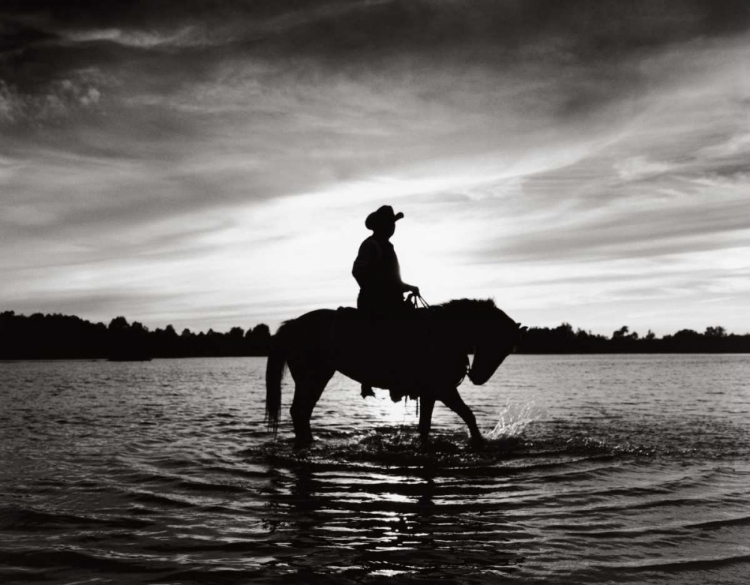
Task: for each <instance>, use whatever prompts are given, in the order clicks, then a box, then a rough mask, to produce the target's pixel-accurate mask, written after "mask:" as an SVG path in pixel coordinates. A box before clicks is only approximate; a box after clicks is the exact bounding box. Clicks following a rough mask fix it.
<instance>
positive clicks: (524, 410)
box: [483, 402, 546, 441]
mask: <svg viewBox="0 0 750 585" xmlns="http://www.w3.org/2000/svg"><path fill="white" fill-rule="evenodd" d="M545 414H546V413H545V412H544V409H542V408H541V407H539V406H537V405H536V404H535V403H534V402H526V403H517V402H507V403H506V404H505V406H503V407H502V408H500V409H499V410H498V413H497V417H498V421H497V424H496V425H495V426H494V428H493V429H492V430H490V431H485V432H484V433H483V435H484V436H485V437H486V438H487V439H490V440H493V441H495V440H502V439H517V438H519V437H520V436H521V435H522V434H523V432H524V431H525V430H526V427H528V426H529V425H530V424H531V423H532V422H535V421H538V420H541V419H542V418H543V417H544V416H545Z"/></svg>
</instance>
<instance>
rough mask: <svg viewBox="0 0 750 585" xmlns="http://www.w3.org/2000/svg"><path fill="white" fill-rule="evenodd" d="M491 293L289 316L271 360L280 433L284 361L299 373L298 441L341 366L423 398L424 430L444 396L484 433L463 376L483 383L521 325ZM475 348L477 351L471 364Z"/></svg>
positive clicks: (273, 409) (294, 411) (270, 403)
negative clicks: (397, 310)
mask: <svg viewBox="0 0 750 585" xmlns="http://www.w3.org/2000/svg"><path fill="white" fill-rule="evenodd" d="M525 330H526V327H521V325H520V324H519V323H516V322H515V321H513V319H511V318H510V317H508V315H506V314H505V313H504V312H503V311H501V310H500V309H498V308H497V307H496V306H495V303H494V301H492V300H471V299H460V300H453V301H449V302H447V303H444V304H442V305H435V306H432V307H428V308H422V309H416V310H413V311H410V312H408V314H406V313H405V315H404V317H403V318H401V319H390V320H379V321H373V320H368V319H365V318H364V317H362V316H361V313H360V312H358V311H356V310H355V309H349V308H340V309H338V310H330V309H319V310H316V311H312V312H310V313H306V314H304V315H302V316H300V317H297V318H296V319H292V320H290V321H287V322H285V323H284V324H283V325H282V326H281V327H280V328H279V330H278V331H277V332H276V334H275V335H274V336H273V338H272V340H271V351H270V354H269V357H268V362H267V364H266V420H267V422H268V425H269V428H270V429H272V430H273V432H274V434H275V433H276V430H277V428H278V423H279V411H280V410H281V381H282V378H283V375H284V370H285V365H288V367H289V371H290V372H291V374H292V377H293V378H294V382H295V387H294V399H293V401H292V407H291V409H290V412H291V415H292V421H293V423H294V432H295V436H296V440H297V443H298V444H302V445H304V444H307V443H310V442H311V441H312V438H313V437H312V432H311V430H310V416H311V415H312V411H313V408H314V407H315V404H316V403H317V402H318V399H319V398H320V395H321V394H322V393H323V390H324V389H325V387H326V384H328V382H329V381H330V379H331V377H333V374H334V373H335V372H336V371H339V372H341V373H342V374H344V375H346V376H348V377H349V378H352V379H354V380H357V381H358V382H360V383H365V384H370V385H372V386H375V387H378V388H387V389H390V391H391V397H392V398H393V399H394V400H400V399H401V398H402V397H403V396H405V395H408V396H410V397H412V398H419V399H420V401H421V403H420V413H419V433H420V436H421V438H422V439H425V440H426V439H427V438H428V435H429V432H430V425H431V419H432V410H433V407H434V406H435V401H436V400H440V401H441V402H442V403H443V404H445V405H446V406H447V407H448V408H450V409H451V410H453V411H454V412H455V413H456V414H458V415H459V416H460V417H461V418H462V419H463V420H464V422H465V423H466V424H467V425H468V427H469V431H470V432H471V437H472V440H473V441H475V442H478V443H481V442H482V441H483V438H482V435H481V433H480V432H479V429H478V427H477V423H476V418H475V417H474V414H473V413H472V412H471V409H470V408H469V407H468V406H466V404H465V403H464V401H463V400H462V399H461V396H459V394H458V386H459V384H461V382H462V381H463V379H464V377H468V378H469V380H471V381H472V382H473V383H474V384H476V385H482V384H484V383H485V382H487V380H489V379H490V377H491V376H492V375H493V374H494V373H495V370H497V368H498V367H499V366H500V364H501V363H502V362H503V360H504V359H505V358H506V357H507V356H508V355H509V354H510V353H511V352H512V351H513V349H514V347H515V345H516V343H517V342H518V340H519V338H520V336H521V334H522V333H523V331H525ZM469 354H473V355H474V359H473V361H472V362H471V365H469Z"/></svg>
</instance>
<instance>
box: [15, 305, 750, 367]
mask: <svg viewBox="0 0 750 585" xmlns="http://www.w3.org/2000/svg"><path fill="white" fill-rule="evenodd" d="M270 340H271V332H270V330H269V328H268V326H267V325H265V324H263V323H261V324H259V325H256V326H255V327H249V328H248V329H247V330H243V329H242V328H241V327H233V328H232V329H230V330H229V331H228V332H226V333H218V332H216V331H214V330H213V329H209V330H208V332H207V333H203V332H199V333H194V332H192V331H190V329H183V331H182V332H181V333H179V334H178V333H177V331H176V330H175V329H174V327H173V326H172V325H167V326H166V327H165V328H164V329H155V330H153V331H152V330H150V329H149V328H148V327H146V326H145V325H143V324H141V323H139V322H138V321H134V322H133V323H129V322H128V321H127V319H125V317H115V318H114V319H112V321H110V323H109V325H104V324H103V323H91V322H89V321H85V320H83V319H81V318H80V317H75V316H70V315H60V314H53V315H43V314H41V313H35V314H33V315H30V316H28V317H27V316H24V315H16V314H15V313H14V312H13V311H6V312H3V313H0V359H6V360H7V359H113V360H139V359H150V358H180V357H229V356H265V355H268V350H269V345H270ZM516 352H517V353H532V354H553V353H750V334H749V335H735V334H729V333H727V331H726V330H725V329H724V328H723V327H718V326H717V327H708V328H707V329H706V330H705V331H704V332H703V333H698V332H697V331H693V330H691V329H682V330H680V331H678V332H677V333H675V334H673V335H665V336H664V337H661V338H658V337H656V335H654V333H653V332H651V331H649V332H648V333H647V334H646V335H644V336H643V337H641V336H640V335H639V334H638V333H637V332H635V331H632V332H631V331H630V329H629V328H628V327H627V326H624V327H621V328H620V329H618V330H617V331H614V332H613V333H612V335H611V336H610V337H607V336H605V335H597V334H594V333H591V332H590V331H584V330H582V329H578V330H574V329H573V327H572V326H571V325H570V324H569V323H563V324H562V325H560V326H558V327H556V328H554V329H550V328H547V327H543V328H539V327H532V328H530V329H529V330H528V331H527V332H526V333H525V334H524V336H523V337H522V338H521V341H520V343H519V344H518V346H517V348H516Z"/></svg>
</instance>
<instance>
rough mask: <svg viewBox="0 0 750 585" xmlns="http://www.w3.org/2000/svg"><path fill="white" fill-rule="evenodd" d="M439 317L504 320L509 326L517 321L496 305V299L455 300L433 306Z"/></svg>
mask: <svg viewBox="0 0 750 585" xmlns="http://www.w3.org/2000/svg"><path fill="white" fill-rule="evenodd" d="M431 309H435V313H436V314H437V315H438V316H444V317H446V318H449V319H468V320H498V319H499V320H502V321H505V322H507V324H509V325H510V324H513V325H515V321H513V319H511V318H510V317H508V315H507V314H506V313H505V311H503V310H502V309H499V308H498V307H497V305H496V304H495V301H494V299H453V300H452V301H448V302H447V303H441V304H439V305H433V306H432V307H431Z"/></svg>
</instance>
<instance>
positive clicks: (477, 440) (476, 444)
mask: <svg viewBox="0 0 750 585" xmlns="http://www.w3.org/2000/svg"><path fill="white" fill-rule="evenodd" d="M486 446H487V441H485V440H484V437H482V436H479V437H472V438H471V447H472V449H475V450H477V451H481V450H482V449H484V448H485V447H486Z"/></svg>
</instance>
